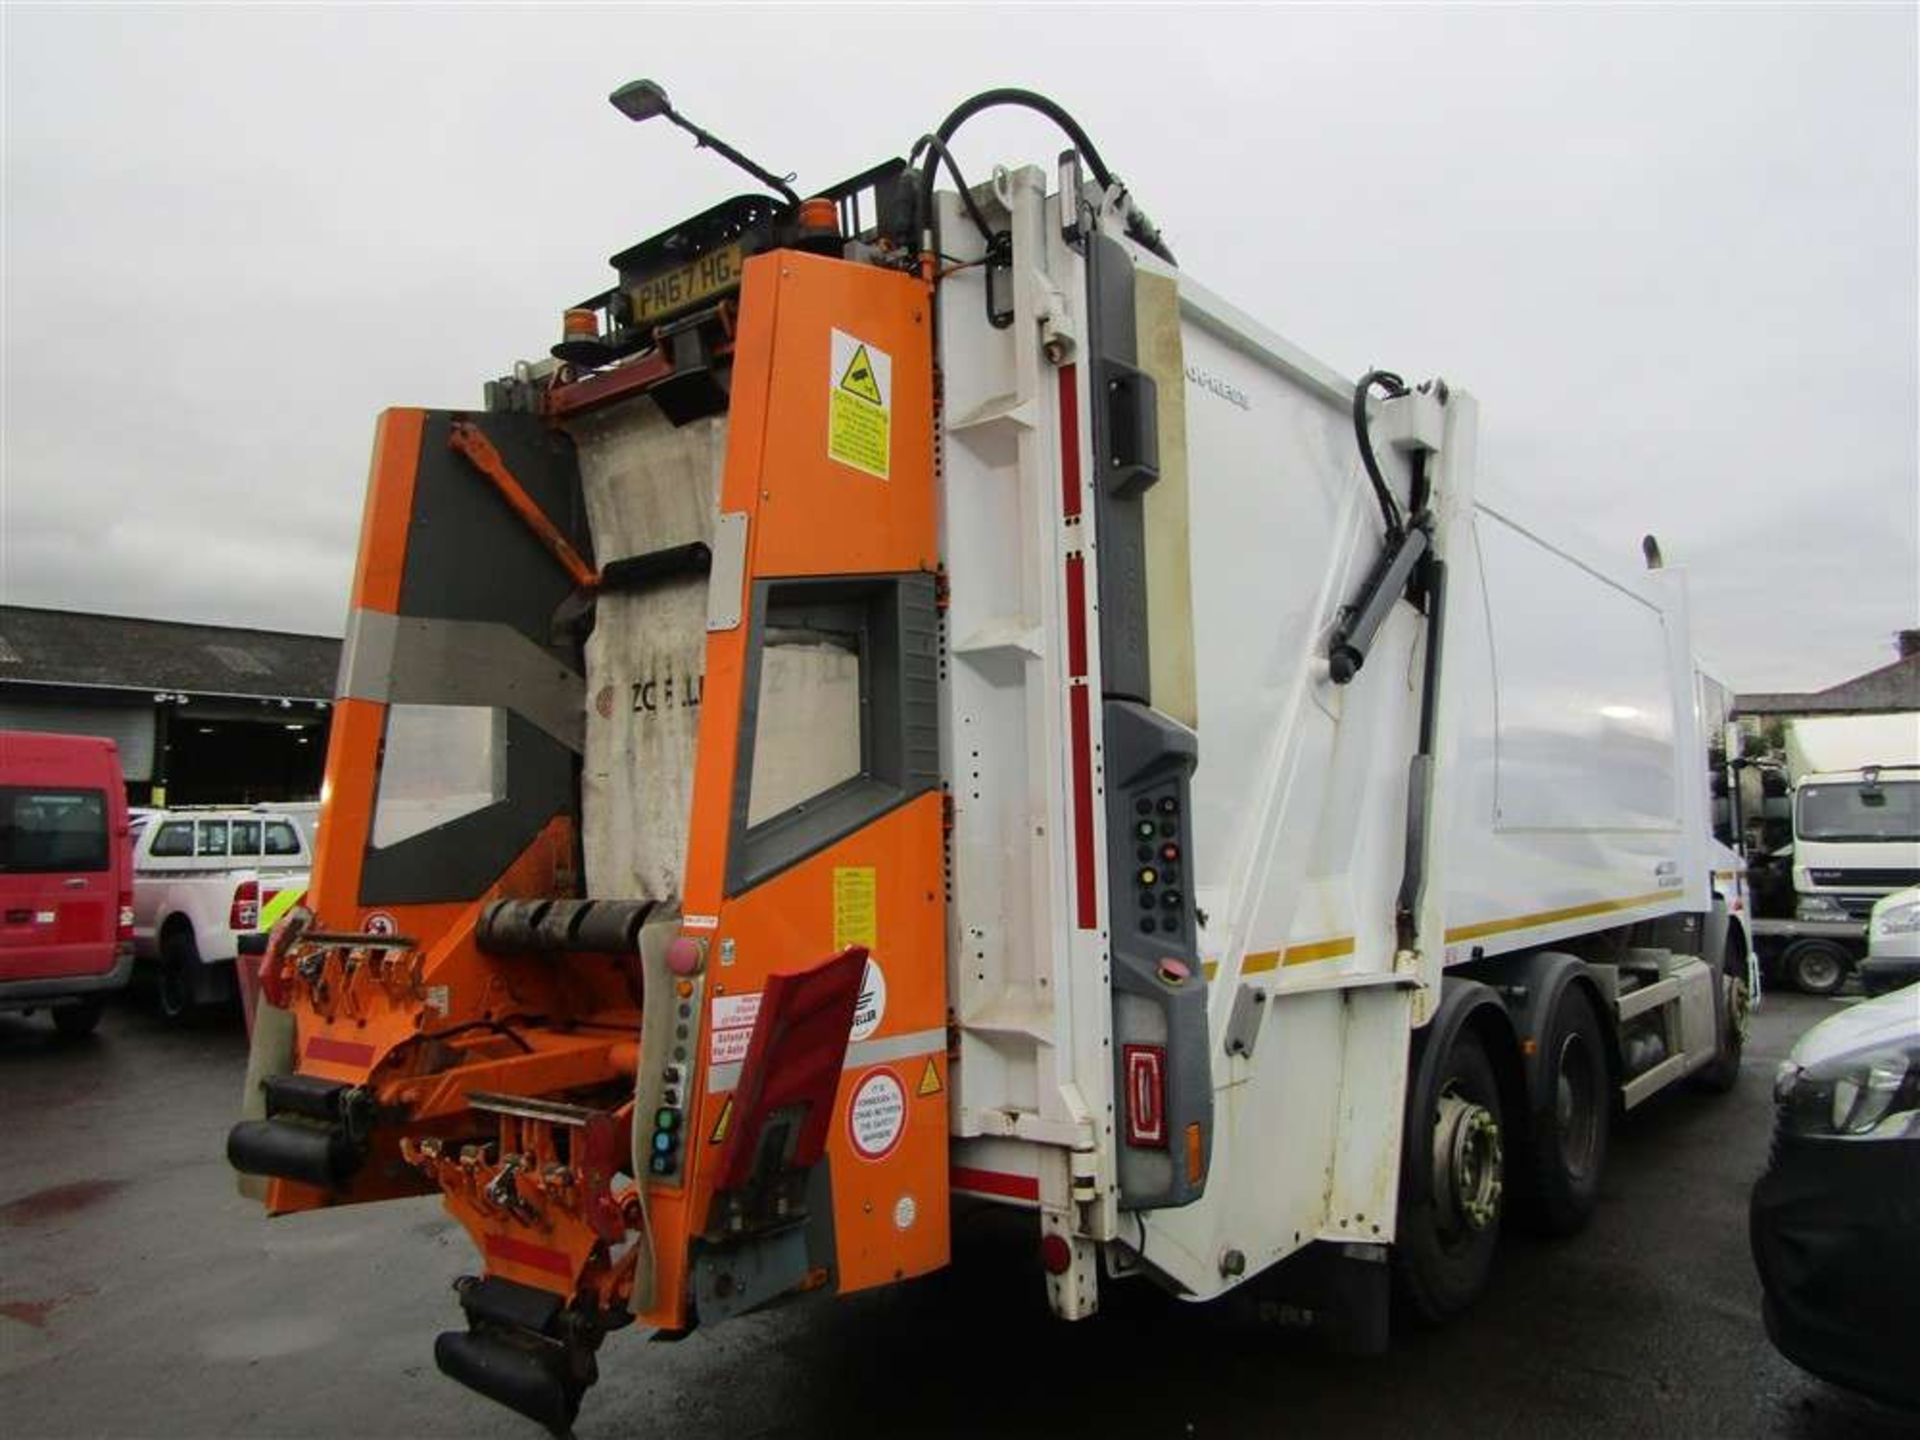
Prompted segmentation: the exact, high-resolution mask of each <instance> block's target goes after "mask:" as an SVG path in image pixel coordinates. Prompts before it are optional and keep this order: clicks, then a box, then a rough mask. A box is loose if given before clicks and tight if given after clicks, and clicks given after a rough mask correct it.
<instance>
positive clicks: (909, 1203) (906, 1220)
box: [893, 1195, 920, 1230]
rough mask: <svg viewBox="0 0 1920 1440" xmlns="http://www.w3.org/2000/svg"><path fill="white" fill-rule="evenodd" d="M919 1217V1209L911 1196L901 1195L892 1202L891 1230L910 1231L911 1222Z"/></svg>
mask: <svg viewBox="0 0 1920 1440" xmlns="http://www.w3.org/2000/svg"><path fill="white" fill-rule="evenodd" d="M919 1217H920V1207H919V1206H918V1205H916V1204H914V1202H913V1196H911V1195H902V1196H901V1197H900V1198H899V1199H898V1200H896V1201H894V1202H893V1228H894V1229H896V1230H911V1229H912V1228H913V1222H914V1221H915V1220H917V1219H919Z"/></svg>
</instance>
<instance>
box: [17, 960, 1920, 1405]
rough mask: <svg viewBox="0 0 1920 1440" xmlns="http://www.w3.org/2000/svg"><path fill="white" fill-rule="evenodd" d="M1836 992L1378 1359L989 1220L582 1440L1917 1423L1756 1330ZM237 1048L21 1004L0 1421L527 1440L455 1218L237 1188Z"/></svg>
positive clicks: (632, 1384)
mask: <svg viewBox="0 0 1920 1440" xmlns="http://www.w3.org/2000/svg"><path fill="white" fill-rule="evenodd" d="M1845 1003H1849V1002H1847V1001H1845V1000H1840V1001H1834V1000H1815V999H1811V998H1808V997H1804V996H1798V995H1784V994H1783V995H1772V996H1769V997H1768V998H1767V1001H1766V1003H1765V1005H1764V1007H1763V1009H1762V1010H1761V1012H1760V1014H1759V1015H1758V1016H1757V1017H1756V1018H1755V1022H1754V1029H1753V1033H1752V1038H1751V1040H1750V1042H1749V1045H1748V1049H1747V1056H1746V1063H1745V1068H1744V1072H1743V1074H1742V1075H1741V1078H1740V1082H1739V1084H1738V1086H1737V1087H1736V1088H1735V1090H1734V1092H1733V1093H1732V1094H1730V1095H1726V1096H1711V1095H1707V1094H1704V1093H1700V1092H1696V1091H1692V1090H1686V1089H1683V1090H1681V1091H1679V1092H1677V1093H1674V1094H1672V1095H1668V1096H1662V1097H1659V1098H1656V1099H1655V1100H1653V1101H1650V1102H1649V1103H1648V1104H1646V1105H1644V1106H1642V1107H1641V1108H1640V1109H1638V1110H1636V1111H1635V1112H1634V1113H1633V1114H1632V1115H1631V1116H1629V1117H1627V1118H1626V1119H1625V1120H1623V1121H1622V1122H1621V1123H1620V1124H1618V1125H1617V1126H1616V1127H1615V1130H1614V1138H1613V1149H1612V1153H1611V1157H1610V1160H1609V1163H1608V1169H1607V1172H1606V1179H1605V1182H1604V1191H1603V1196H1602V1202H1601V1205H1600V1209H1599V1213H1598V1214H1597V1215H1596V1217H1595V1219H1594V1221H1593V1223H1592V1224H1591V1225H1590V1226H1589V1227H1588V1228H1587V1229H1586V1230H1585V1231H1584V1232H1582V1233H1581V1234H1580V1235H1578V1236H1576V1237H1574V1238H1573V1239H1571V1240H1561V1241H1551V1242H1549V1241H1540V1240H1533V1239H1529V1238H1526V1237H1525V1236H1522V1235H1509V1236H1508V1237H1507V1238H1506V1239H1505V1240H1504V1242H1503V1250H1502V1254H1501V1257H1500V1263H1499V1268H1498V1271H1497V1273H1496V1275H1495V1278H1494V1282H1493V1287H1492V1290H1491V1292H1490V1293H1489V1294H1488V1296H1487V1297H1486V1298H1485V1299H1484V1300H1483V1301H1482V1302H1481V1304H1480V1305H1479V1306H1478V1307H1477V1308H1476V1309H1475V1310H1474V1311H1473V1312H1472V1313H1471V1314H1469V1315H1468V1316H1466V1317H1465V1318H1463V1319H1462V1320H1460V1321H1458V1322H1456V1323H1455V1324H1453V1325H1451V1326H1449V1327H1447V1328H1445V1329H1442V1330H1438V1331H1431V1332H1424V1333H1422V1332H1414V1333H1407V1334H1402V1335H1398V1336H1396V1338H1395V1341H1394V1346H1393V1349H1392V1351H1391V1353H1390V1354H1388V1355H1387V1356H1385V1357H1383V1358H1374V1359H1342V1358H1337V1357H1333V1356H1330V1355H1328V1354H1326V1353H1324V1352H1323V1351H1322V1350H1321V1349H1320V1348H1318V1347H1317V1346H1316V1345H1314V1344H1313V1343H1312V1342H1311V1341H1310V1340H1308V1339H1305V1338H1303V1337H1300V1336H1298V1335H1296V1334H1293V1333H1291V1332H1283V1331H1278V1330H1275V1329H1273V1328H1271V1327H1269V1326H1266V1325H1262V1324H1260V1323H1259V1322H1258V1321H1257V1320H1255V1319H1253V1318H1250V1316H1249V1315H1248V1313H1247V1309H1248V1307H1234V1308H1217V1307H1197V1306H1190V1305H1183V1304H1181V1303H1179V1302H1177V1301H1173V1300H1170V1299H1166V1298H1164V1297H1162V1296H1161V1295H1159V1294H1158V1293H1157V1292H1155V1291H1152V1290H1150V1289H1146V1288H1143V1287H1141V1286H1139V1285H1137V1284H1136V1285H1124V1286H1119V1287H1114V1288H1113V1290H1112V1293H1111V1294H1110V1295H1109V1297H1108V1298H1107V1300H1106V1302H1105V1303H1104V1305H1103V1309H1102V1312H1101V1313H1100V1314H1099V1315H1098V1316H1097V1317H1095V1318H1093V1319H1091V1320H1089V1321H1086V1322H1083V1323H1081V1324H1078V1325H1066V1324H1062V1323H1060V1322H1058V1321H1055V1320H1054V1319H1053V1318H1052V1317H1051V1316H1050V1315H1049V1314H1048V1313H1047V1309H1046V1305H1045V1302H1044V1296H1043V1293H1042V1286H1041V1284H1040V1282H1039V1278H1038V1275H1037V1272H1036V1271H1035V1269H1034V1266H1033V1261H1032V1247H1031V1241H1030V1237H1015V1238H1014V1239H1013V1240H1009V1239H1008V1237H1007V1236H1005V1235H1004V1234H1003V1233H1001V1232H1003V1231H1004V1229H1005V1226H1004V1225H1003V1224H998V1223H988V1224H974V1225H968V1226H965V1227H963V1228H961V1229H960V1230H959V1231H958V1232H957V1234H956V1238H955V1251H956V1264H955V1266H954V1267H953V1268H952V1269H950V1270H949V1271H947V1272H945V1273H943V1274H941V1275H938V1276H935V1277H931V1278H930V1279H927V1280H924V1281H920V1282H917V1283H913V1284H909V1285H905V1286H897V1287H894V1288H893V1289H891V1290H889V1291H884V1292H880V1293H875V1294H869V1295H864V1296H858V1297H852V1298H849V1299H846V1300H831V1299H824V1298H823V1299H818V1300H809V1301H805V1302H802V1303H799V1304H796V1305H792V1306H789V1307H786V1308H783V1309H777V1310H773V1311H769V1312H765V1313H761V1314H755V1315H749V1316H746V1317H743V1318H741V1319H738V1320H735V1321H732V1322H730V1323H728V1324H725V1325H720V1326H715V1327H712V1328H710V1329H705V1330H699V1331H696V1332H694V1334H693V1335H692V1336H691V1337H690V1338H688V1339H686V1340H684V1341H682V1342H680V1343H677V1344H657V1343H648V1342H647V1341H646V1340H645V1338H644V1337H643V1336H640V1335H637V1334H635V1333H632V1332H626V1333H621V1334H616V1335H614V1336H612V1337H610V1338H609V1340H608V1341H607V1344H606V1346H605V1348H603V1350H602V1351H601V1353H600V1369H601V1377H602V1378H601V1381H600V1383H599V1385H598V1386H596V1387H595V1388H594V1389H593V1390H592V1391H591V1392H589V1394H588V1396H587V1400H586V1404H585V1407H584V1409H583V1411H582V1414H581V1418H580V1423H579V1425H578V1426H577V1429H576V1434H577V1435H578V1437H579V1440H599V1437H612V1436H623V1437H647V1440H653V1437H679V1440H722V1437H724V1440H748V1437H801V1436H823V1437H824V1436H831V1437H834V1440H845V1437H849V1436H868V1435H975V1434H989V1433H991V1434H996V1435H1008V1434H1016V1435H1048V1436H1067V1435H1079V1434H1096V1433H1097V1434H1101V1435H1104V1436H1150V1437H1169V1440H1204V1437H1208V1436H1219V1437H1228V1436H1231V1437H1256V1436H1266V1435H1280V1434H1286V1435H1290V1436H1301V1435H1307V1436H1312V1435H1324V1436H1383V1435H1410V1436H1411V1435H1418V1436H1423V1437H1425V1436H1435V1437H1444V1436H1461V1437H1467V1436H1471V1437H1474V1440H1494V1437H1501V1436H1515V1437H1519V1436H1527V1437H1532V1436H1549V1435H1550V1436H1556V1437H1581V1436H1633V1437H1636V1440H1648V1437H1657V1436H1689V1437H1691V1436H1766V1437H1775V1440H1841V1437H1846V1440H1881V1437H1891V1436H1896V1435H1920V1419H1915V1418H1913V1417H1905V1416H1902V1415H1899V1414H1896V1413H1895V1412H1893V1411H1890V1410H1887V1409H1884V1408H1882V1407H1879V1406H1876V1405H1874V1404H1872V1403H1871V1402H1869V1401H1865V1400H1861V1399H1858V1398H1855V1397H1854V1396H1852V1395H1850V1394H1848V1393H1847V1392H1845V1391H1842V1390H1839V1389H1836V1388H1834V1387H1832V1386H1829V1385H1826V1384H1824V1383H1823V1382H1821V1381H1819V1380H1816V1379H1814V1378H1813V1377H1812V1376H1809V1375H1806V1374H1804V1373H1803V1372H1801V1371H1800V1370H1798V1369H1796V1368H1795V1367H1794V1366H1793V1365H1792V1364H1791V1363H1789V1362H1788V1361H1787V1360H1785V1359H1784V1358H1782V1357H1781V1356H1780V1355H1779V1354H1777V1353H1776V1352H1775V1351H1774V1349H1773V1348H1772V1346H1771V1345H1770V1344H1768V1342H1767V1339H1766V1336H1765V1333H1764V1332H1763V1330H1762V1328H1761V1322H1760V1288H1759V1282H1758V1280H1757V1278H1756V1277H1755V1274H1754V1269H1753V1261H1752V1258H1751V1256H1750V1254H1749V1251H1748V1245H1747V1194H1748V1190H1749V1188H1750V1187H1751V1185H1752V1183H1753V1181H1754V1179H1755V1177H1756V1176H1757V1175H1758V1174H1759V1172H1760V1169H1761V1167H1762V1165H1763V1163H1764V1160H1765V1155H1766V1149H1767V1143H1768V1133H1769V1129H1770V1126H1771V1123H1772V1107H1771V1098H1770V1088H1771V1079H1772V1075H1773V1071H1774V1067H1775V1065H1776V1064H1777V1063H1778V1061H1779V1060H1780V1059H1781V1058H1782V1057H1783V1056H1784V1055H1785V1054H1786V1051H1787V1049H1788V1048H1789V1047H1790V1045H1791V1044H1792V1042H1793V1041H1794V1040H1795V1039H1796V1038H1797V1037H1798V1036H1799V1035H1800V1034H1801V1033H1802V1032H1804V1031H1805V1030H1806V1029H1807V1028H1808V1027H1809V1026H1810V1025H1812V1024H1813V1023H1814V1022H1816V1021H1817V1020H1819V1019H1821V1018H1822V1017H1824V1016H1826V1015H1828V1014H1831V1013H1832V1012H1833V1011H1834V1009H1835V1008H1836V1006H1838V1005H1840V1004H1845ZM245 1058H246V1056H245V1042H244V1040H243V1038H242V1036H241V1033H240V1026H239V1023H238V1021H237V1019H234V1018H233V1017H230V1016H216V1017H210V1018H209V1019H208V1020H207V1021H206V1022H204V1023H201V1024H198V1025H196V1026H193V1027H190V1028H188V1029H185V1030H170V1029H167V1028H165V1027H163V1025H162V1024H161V1022H160V1021H159V1020H158V1019H157V1018H156V1017H154V1016H153V1015H151V1014H150V1013H148V1012H147V1011H145V1010H143V1009H141V1008H139V1007H138V1006H137V1005H134V1004H131V1003H129V1004H125V1005H120V1006H116V1007H114V1008H112V1009H111V1010H110V1011H109V1012H108V1015H107V1017H106V1020H105V1022H104V1023H103V1024H102V1026H101V1029H100V1031H99V1033H98V1034H97V1035H96V1036H95V1037H94V1038H93V1039H91V1040H89V1041H86V1042H82V1043H78V1044H63V1043H61V1042H59V1041H57V1040H56V1039H55V1038H54V1036H53V1031H52V1027H51V1026H50V1025H48V1024H47V1021H46V1018H45V1017H44V1016H36V1017H32V1018H21V1017H17V1016H0V1136H4V1142H5V1143H4V1146H0V1156H3V1157H4V1163H3V1164H0V1431H3V1432H4V1433H5V1434H6V1435H8V1436H9V1437H13V1440H29V1437H41V1436H48V1437H51V1436H59V1437H78V1436H110V1437H119V1436H155V1437H159V1436H167V1437H173V1436H179V1437H188V1436H192V1437H199V1436H288V1437H296V1436H298V1437H307V1436H313V1437H319V1436H388V1435H391V1436H448V1437H454V1436H458V1437H463V1440H481V1437H492V1436H502V1437H520V1440H537V1437H538V1436H539V1435H540V1433H541V1432H540V1430H539V1429H538V1427H537V1426H535V1425H533V1424H532V1423H531V1422H529V1421H526V1420H523V1419H521V1418H520V1417H518V1416H516V1415H514V1414H512V1413H510V1412H508V1411H505V1410H502V1409H500V1408H499V1407H497V1406H495V1405H492V1404H491V1403H489V1402H487V1401H485V1400H482V1399H480V1398H479V1397H477V1396H474V1395H472V1394H470V1393H469V1392H467V1391H466V1390H464V1389H462V1388H461V1387H460V1386H458V1385H456V1384H454V1383H453V1382H452V1381H449V1380H446V1379H444V1378H442V1377H441V1376H440V1374H439V1373H438V1372H437V1371H436V1370H435V1368H434V1364H433V1359H432V1346H433V1337H434V1335H435V1334H436V1333H437V1332H438V1331H440V1330H442V1329H448V1328H453V1327H454V1326H456V1325H457V1324H458V1323H459V1320H458V1310H457V1307H456V1304H455V1301H454V1297H453V1295H452V1293H451V1290H450V1288H449V1287H450V1285H451V1283H452V1281H453V1280H454V1278H455V1277H456V1276H458V1275H460V1274H462V1273H465V1272H467V1271H469V1270H472V1269H474V1268H476V1266H475V1263H474V1261H475V1257H474V1256H473V1254H472V1252H471V1249H470V1247H469V1245H468V1243H467V1240H466V1238H465V1235H464V1234H463V1232H462V1231H461V1230H460V1229H459V1227H458V1226H456V1225H455V1224H454V1223H453V1222H452V1221H450V1220H449V1219H447V1218H446V1216H445V1215H444V1214H443V1213H442V1212H441V1210H440V1207H439V1204H438V1202H437V1201H435V1200H432V1199H422V1200H409V1201H403V1202H397V1203H393V1204H388V1205H380V1206H372V1207H362V1208H356V1209H346V1210H339V1211H331V1212H325V1213H321V1214H315V1215H309V1216H298V1217H292V1218H289V1219H284V1220H278V1221H273V1222H269V1221H267V1220H265V1219H263V1218H262V1216H261V1214H260V1212H259V1211H258V1210H257V1209H256V1208H254V1207H253V1206H252V1205H250V1204H249V1203H247V1202H245V1201H243V1200H241V1199H240V1198H239V1196H238V1195H237V1194H236V1192H235V1189H234V1184H233V1176H232V1173H231V1172H230V1171H229V1170H228V1168H227V1165H226V1161H225V1158H224V1154H223V1145H224V1140H225V1135H226V1131H227V1127H228V1126H229V1125H230V1124H231V1123H232V1120H233V1118H234V1112H235V1108H236V1105H237V1102H238V1092H239V1087H240V1083H241V1077H242V1073H243V1069H244V1065H245ZM1916 1359H1917V1360H1920V1357H1916Z"/></svg>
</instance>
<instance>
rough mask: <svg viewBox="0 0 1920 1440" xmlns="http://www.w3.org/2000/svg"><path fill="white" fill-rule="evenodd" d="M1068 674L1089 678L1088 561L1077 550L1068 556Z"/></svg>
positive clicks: (1074, 676) (1072, 676) (1080, 678)
mask: <svg viewBox="0 0 1920 1440" xmlns="http://www.w3.org/2000/svg"><path fill="white" fill-rule="evenodd" d="M1067 674H1068V676H1069V677H1070V678H1072V679H1075V680H1084V679H1086V678H1087V560H1086V557H1085V556H1084V555H1082V554H1081V553H1080V552H1079V551H1077V550H1076V551H1074V553H1073V554H1071V555H1069V556H1067Z"/></svg>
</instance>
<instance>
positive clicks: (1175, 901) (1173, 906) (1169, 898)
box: [1160, 890, 1180, 910]
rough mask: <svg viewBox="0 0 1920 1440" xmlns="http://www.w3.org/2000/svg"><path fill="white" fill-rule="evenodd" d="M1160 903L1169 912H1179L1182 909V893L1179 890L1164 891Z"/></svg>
mask: <svg viewBox="0 0 1920 1440" xmlns="http://www.w3.org/2000/svg"><path fill="white" fill-rule="evenodd" d="M1160 903H1161V905H1163V906H1164V907H1165V908H1167V909H1168V910H1178V909H1179V908H1180V892H1179V891H1178V890H1166V891H1162V892H1161V895H1160Z"/></svg>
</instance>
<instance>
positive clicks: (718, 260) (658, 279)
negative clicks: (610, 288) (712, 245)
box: [627, 244, 746, 325]
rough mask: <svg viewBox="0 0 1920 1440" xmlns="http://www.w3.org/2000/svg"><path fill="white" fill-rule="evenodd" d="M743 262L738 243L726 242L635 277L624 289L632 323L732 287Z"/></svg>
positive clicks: (655, 317)
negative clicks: (669, 266)
mask: <svg viewBox="0 0 1920 1440" xmlns="http://www.w3.org/2000/svg"><path fill="white" fill-rule="evenodd" d="M745 263H746V256H745V255H744V254H743V253H741V248H740V246H739V245H737V244H735V245H726V246H722V247H721V248H720V249H718V250H710V251H708V252H707V253H706V254H705V255H702V256H700V257H699V258H698V259H696V260H693V261H690V262H689V263H687V264H685V265H679V266H676V267H675V268H673V269H671V270H663V271H661V272H660V273H659V274H658V275H649V276H648V277H647V278H646V279H644V280H640V281H637V282H636V283H635V284H633V285H632V286H630V287H629V288H628V290H627V298H628V300H629V301H630V302H632V307H633V320H634V323H635V324H636V325H651V324H653V323H655V322H656V321H660V320H664V319H665V318H666V317H667V316H669V315H672V314H673V313H675V312H676V311H679V310H685V309H687V308H688V307H689V306H693V305H698V304H700V303H701V302H702V301H704V300H711V299H712V298H713V297H714V296H716V295H719V294H721V293H722V292H723V291H727V290H731V289H733V288H734V287H735V286H736V285H738V284H739V283H740V268H741V266H743V265H744V264H745Z"/></svg>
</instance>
